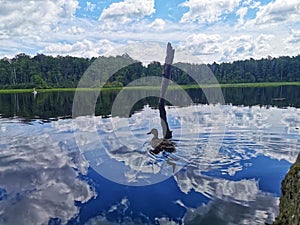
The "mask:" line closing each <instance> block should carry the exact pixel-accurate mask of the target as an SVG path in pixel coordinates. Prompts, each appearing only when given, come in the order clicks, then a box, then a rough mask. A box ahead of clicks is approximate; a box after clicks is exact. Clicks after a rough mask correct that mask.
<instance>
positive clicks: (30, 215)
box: [0, 124, 94, 225]
mask: <svg viewBox="0 0 300 225" xmlns="http://www.w3.org/2000/svg"><path fill="white" fill-rule="evenodd" d="M29 127H30V128H32V127H31V125H29ZM38 127H39V128H41V125H35V127H34V128H32V129H33V132H32V133H28V132H27V131H26V129H25V132H24V130H23V132H24V133H21V132H20V130H19V131H18V129H19V125H18V124H8V125H7V130H9V132H6V133H4V134H2V137H1V140H0V151H1V156H0V165H1V166H0V177H1V180H0V187H1V188H3V189H5V191H6V197H5V198H4V199H3V200H2V201H0V224H5V225H10V224H11V225H15V224H20V225H22V224H24V225H25V224H32V225H35V224H48V221H49V219H50V218H59V219H60V221H61V223H62V224H65V223H66V222H67V221H68V220H70V219H71V218H72V217H74V216H76V215H77V214H78V212H79V209H78V207H77V206H75V201H79V202H86V201H88V200H89V199H90V198H91V197H92V196H93V195H94V194H93V193H92V191H91V190H90V187H89V186H88V184H86V183H85V182H83V181H81V180H80V179H78V172H76V171H75V170H74V168H75V167H76V165H75V164H74V163H73V162H72V161H71V158H70V157H69V156H68V155H67V152H65V151H63V150H61V149H60V148H59V147H58V143H57V140H54V139H52V138H51V136H50V135H49V134H47V133H48V131H50V130H47V129H46V130H42V129H39V130H37V129H38ZM43 129H44V127H43ZM14 130H16V132H14ZM38 131H40V132H41V134H38ZM16 133H18V135H17V136H15V134H16Z"/></svg>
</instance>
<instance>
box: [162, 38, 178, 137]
mask: <svg viewBox="0 0 300 225" xmlns="http://www.w3.org/2000/svg"><path fill="white" fill-rule="evenodd" d="M174 53H175V49H173V48H172V46H171V44H170V43H168V45H167V56H166V58H165V64H164V67H163V73H162V80H161V87H160V96H159V102H158V109H159V116H160V123H161V127H162V131H163V136H164V138H167V139H168V138H172V131H170V129H169V124H168V121H167V113H166V109H165V95H166V91H167V88H168V86H169V81H170V76H171V65H172V63H173V59H174Z"/></svg>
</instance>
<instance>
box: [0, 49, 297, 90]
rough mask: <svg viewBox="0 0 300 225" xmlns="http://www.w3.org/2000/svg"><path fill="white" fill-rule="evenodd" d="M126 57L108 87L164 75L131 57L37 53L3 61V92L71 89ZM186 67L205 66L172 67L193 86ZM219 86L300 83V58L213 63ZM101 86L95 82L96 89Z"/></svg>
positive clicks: (177, 78) (158, 68)
mask: <svg viewBox="0 0 300 225" xmlns="http://www.w3.org/2000/svg"><path fill="white" fill-rule="evenodd" d="M124 58H126V59H127V60H129V61H130V62H132V64H130V65H129V66H127V67H125V68H122V69H121V70H119V71H118V72H117V73H115V74H114V75H113V76H112V77H111V78H110V79H109V81H108V82H107V83H106V84H105V87H122V86H126V85H127V84H128V83H129V82H131V81H133V80H135V79H138V78H141V77H147V76H161V73H162V66H163V65H161V63H159V62H152V63H150V64H148V65H147V66H145V65H143V64H142V62H139V61H135V60H133V59H132V58H130V56H129V55H127V54H124V55H122V56H115V57H104V56H100V57H97V58H95V57H94V58H78V57H72V56H56V57H54V56H47V55H43V54H37V55H36V56H33V57H32V56H29V55H26V54H24V53H21V54H18V55H16V56H15V57H14V58H11V59H9V58H2V59H1V60H0V89H18V88H33V87H35V88H71V87H74V88H75V87H76V86H77V84H78V82H79V80H80V79H81V77H82V76H83V74H84V73H85V71H86V70H87V68H88V67H89V66H90V65H92V63H93V62H95V61H96V60H100V61H105V63H106V64H107V65H108V66H109V65H115V64H117V63H118V62H119V61H120V60H123V59H124ZM177 66H178V67H180V68H186V71H192V72H193V73H196V74H197V71H201V69H200V68H201V66H202V67H203V64H188V63H177V64H174V66H173V67H172V72H171V74H172V80H173V81H174V82H176V83H178V84H180V85H189V84H194V80H193V79H192V78H191V77H190V76H189V75H188V74H187V73H185V72H183V71H182V70H180V69H178V68H177ZM207 66H208V67H209V68H210V70H211V71H212V72H213V74H214V75H215V77H216V78H217V80H218V81H219V83H222V84H224V83H225V84H227V83H255V82H289V81H291V82H297V81H300V55H298V56H293V57H290V56H282V57H278V58H272V57H270V56H269V57H267V58H262V59H252V58H251V59H247V60H241V61H234V62H230V63H219V64H218V63H215V62H214V63H213V64H208V65H207ZM97 86H99V83H97V82H95V85H94V87H97Z"/></svg>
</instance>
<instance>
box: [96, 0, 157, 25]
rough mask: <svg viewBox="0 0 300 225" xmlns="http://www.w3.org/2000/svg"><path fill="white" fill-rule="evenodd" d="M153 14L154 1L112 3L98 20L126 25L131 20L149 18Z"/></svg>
mask: <svg viewBox="0 0 300 225" xmlns="http://www.w3.org/2000/svg"><path fill="white" fill-rule="evenodd" d="M154 12H155V8H154V0H143V1H140V0H124V1H122V2H116V3H112V4H111V5H110V6H109V7H108V8H106V9H104V10H103V12H102V14H101V15H100V17H99V19H100V20H111V21H114V22H118V23H126V22H130V21H131V20H133V19H140V18H144V17H145V16H150V15H151V14H153V13H154Z"/></svg>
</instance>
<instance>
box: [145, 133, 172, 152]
mask: <svg viewBox="0 0 300 225" xmlns="http://www.w3.org/2000/svg"><path fill="white" fill-rule="evenodd" d="M147 134H153V138H152V140H151V142H150V143H151V147H152V148H153V149H152V150H150V153H153V154H158V153H160V152H163V151H167V152H174V151H175V145H174V143H173V142H171V141H170V140H167V139H162V138H158V131H157V129H155V128H154V129H152V130H151V131H150V132H148V133H147Z"/></svg>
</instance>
